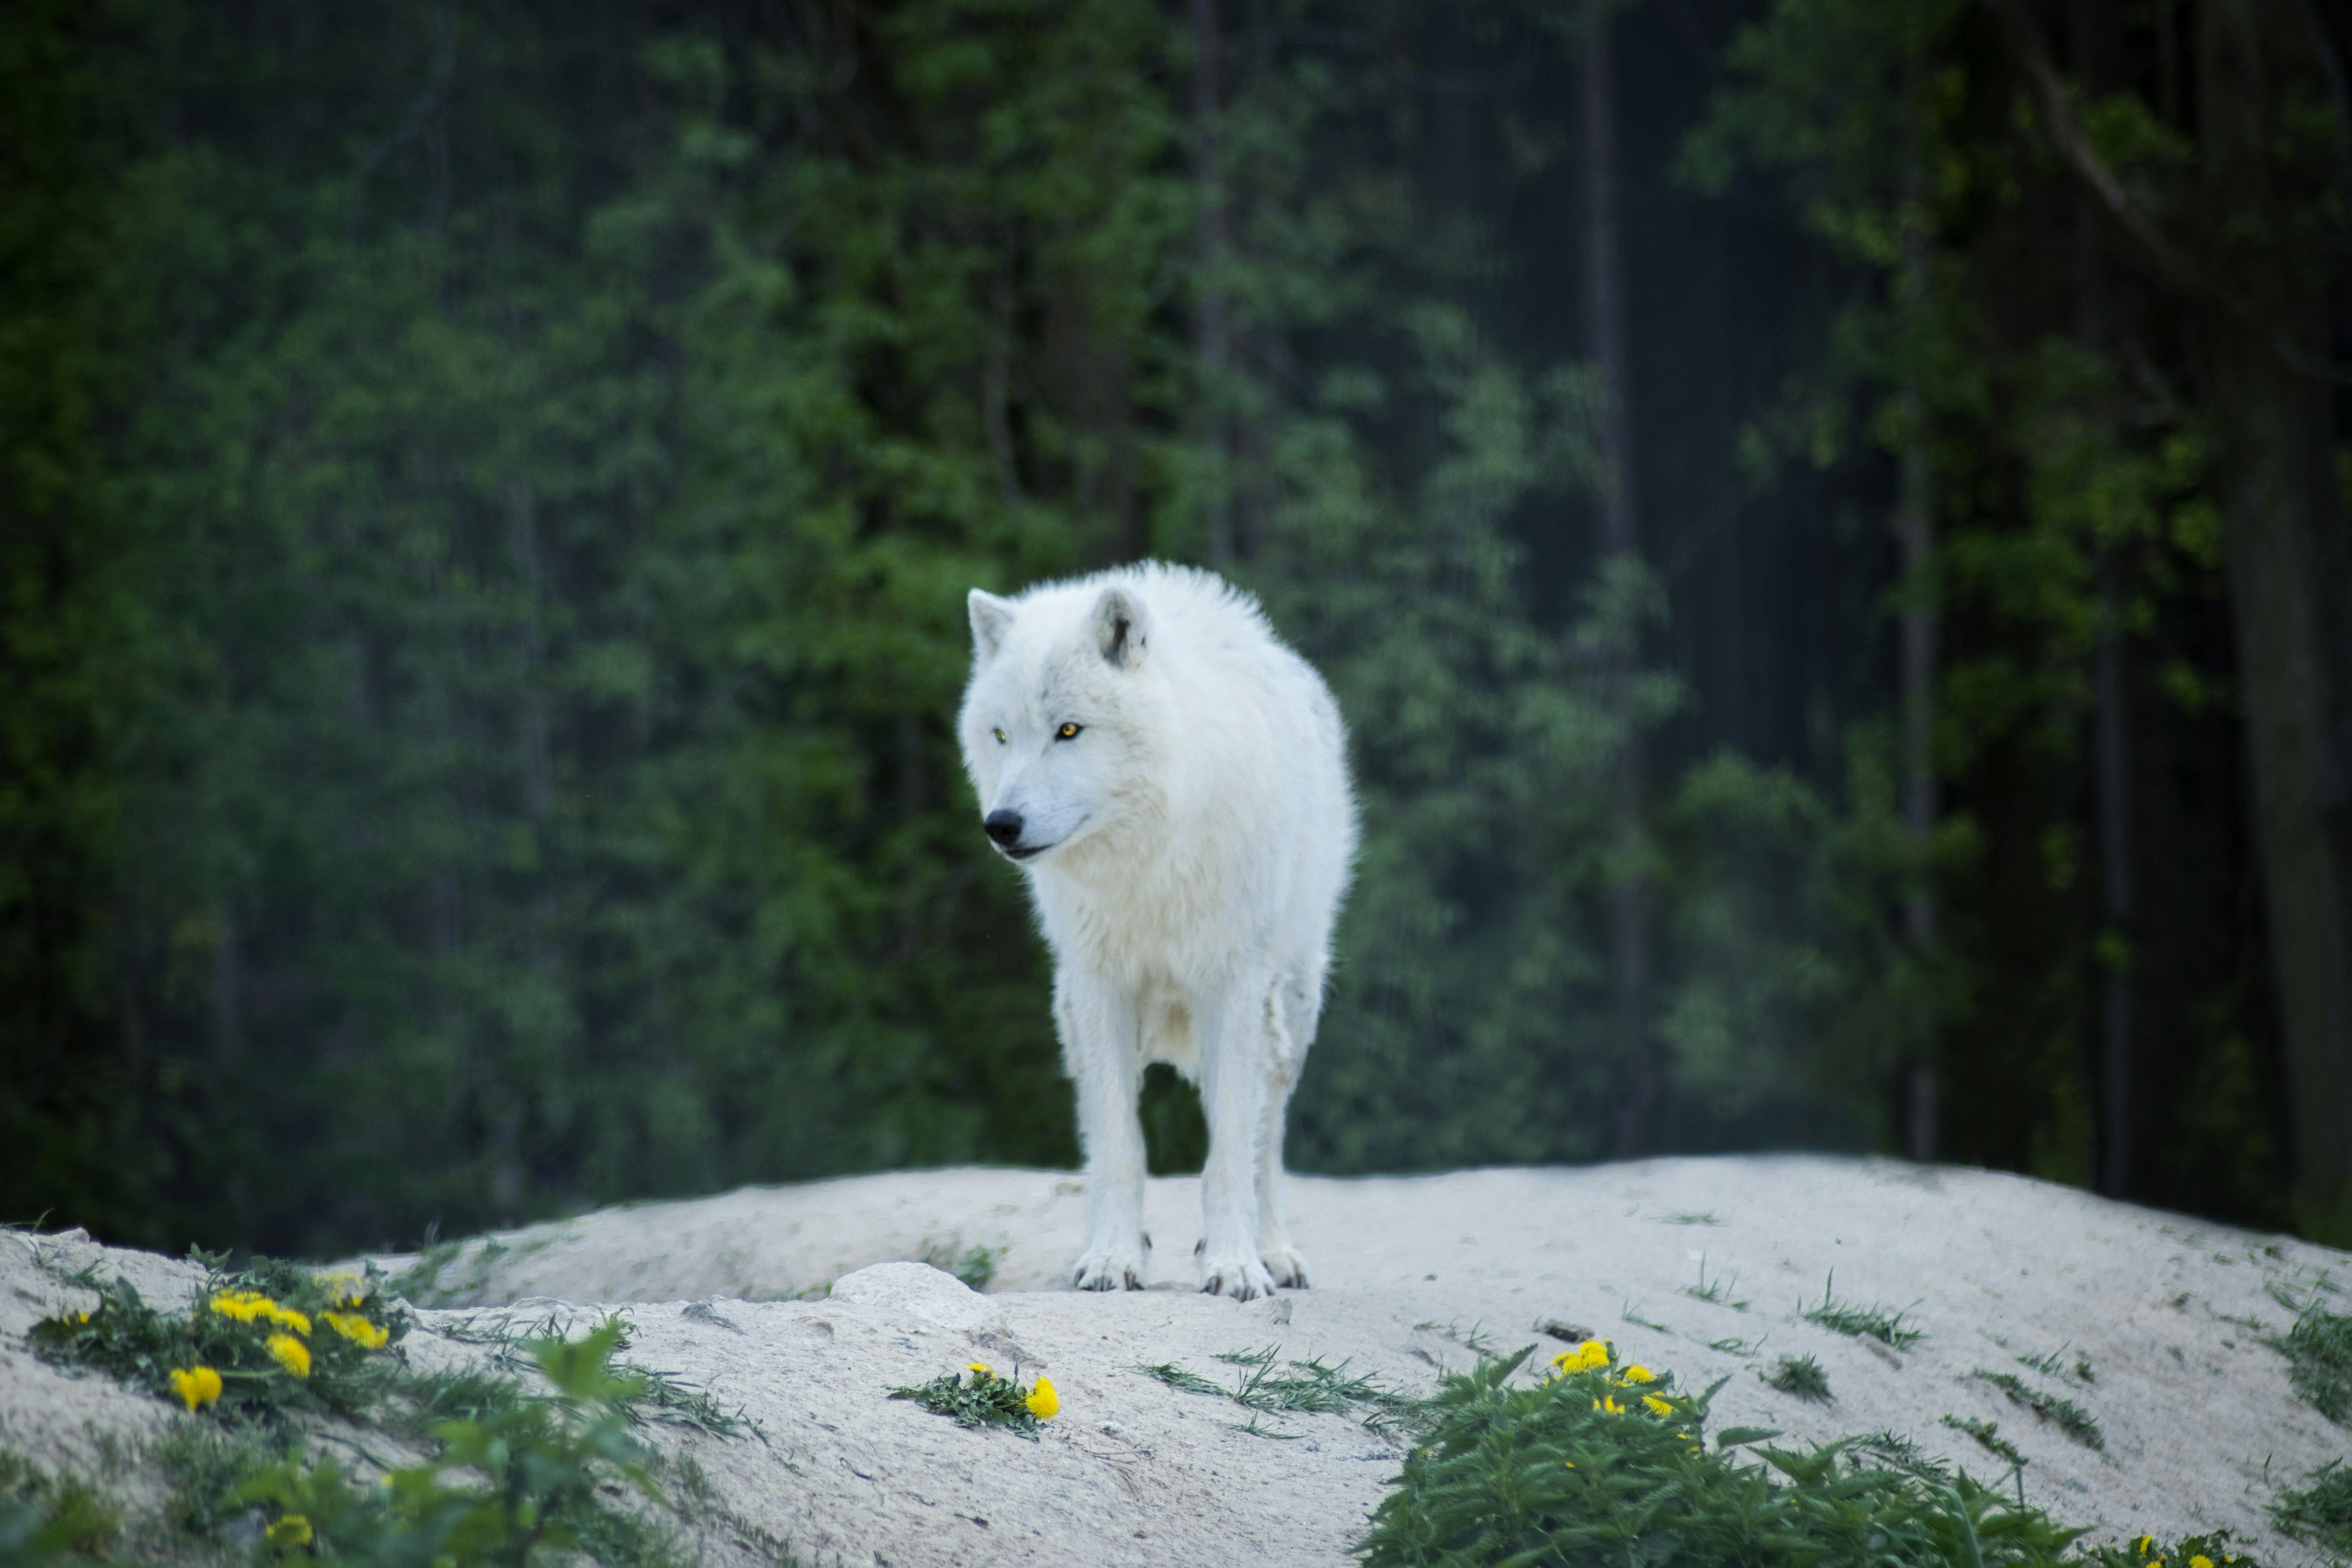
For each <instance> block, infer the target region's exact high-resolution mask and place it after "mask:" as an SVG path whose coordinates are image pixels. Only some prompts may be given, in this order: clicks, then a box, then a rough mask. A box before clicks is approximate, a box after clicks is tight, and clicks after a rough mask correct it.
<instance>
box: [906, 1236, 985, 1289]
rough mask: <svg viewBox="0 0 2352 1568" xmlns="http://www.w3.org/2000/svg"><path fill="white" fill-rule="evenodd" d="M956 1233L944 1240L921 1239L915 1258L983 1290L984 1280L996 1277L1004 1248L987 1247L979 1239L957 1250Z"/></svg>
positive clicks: (958, 1238) (957, 1240)
mask: <svg viewBox="0 0 2352 1568" xmlns="http://www.w3.org/2000/svg"><path fill="white" fill-rule="evenodd" d="M960 1243H961V1238H960V1237H950V1239H948V1240H946V1241H927V1242H925V1243H923V1251H922V1257H921V1258H920V1259H919V1261H921V1262H924V1263H928V1264H929V1265H930V1266H931V1267H932V1268H936V1269H938V1270H939V1271H940V1273H942V1274H952V1275H954V1276H955V1277H956V1278H957V1279H961V1280H962V1281H963V1282H964V1283H965V1284H966V1285H968V1286H970V1287H971V1289H975V1290H985V1289H988V1282H989V1281H990V1280H992V1279H995V1278H996V1265H997V1263H998V1262H999V1261H1000V1260H1001V1259H1002V1258H1003V1257H1004V1248H1003V1247H987V1246H983V1245H982V1244H981V1243H979V1242H974V1243H972V1244H971V1246H970V1247H962V1248H961V1250H959V1249H958V1248H959V1246H960Z"/></svg>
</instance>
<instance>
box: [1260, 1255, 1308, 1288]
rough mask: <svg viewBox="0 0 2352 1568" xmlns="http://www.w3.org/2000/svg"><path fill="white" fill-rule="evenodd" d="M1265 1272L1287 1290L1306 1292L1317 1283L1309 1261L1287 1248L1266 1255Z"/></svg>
mask: <svg viewBox="0 0 2352 1568" xmlns="http://www.w3.org/2000/svg"><path fill="white" fill-rule="evenodd" d="M1265 1271H1266V1272H1267V1273H1268V1274H1271V1275H1272V1276H1274V1282H1275V1283H1276V1284H1277V1285H1279V1286H1281V1287H1282V1288H1283V1289H1286V1290H1304V1289H1307V1288H1308V1287H1309V1286H1312V1285H1313V1284H1314V1283H1315V1278H1314V1274H1313V1272H1312V1271H1311V1270H1310V1269H1309V1268H1307V1259H1305V1258H1301V1257H1299V1256H1298V1254H1297V1253H1296V1252H1294V1251H1293V1250H1291V1249H1290V1248H1289V1247H1276V1248H1275V1249H1274V1250H1273V1251H1272V1252H1269V1253H1267V1254H1266V1255H1265Z"/></svg>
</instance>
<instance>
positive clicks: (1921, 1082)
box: [1893, 88, 1940, 1161]
mask: <svg viewBox="0 0 2352 1568" xmlns="http://www.w3.org/2000/svg"><path fill="white" fill-rule="evenodd" d="M1909 109H1910V111H1911V113H1910V118H1911V121H1912V131H1911V145H1910V148H1909V152H1908V155H1907V157H1906V159H1905V162H1904V166H1903V217H1902V224H1903V271H1902V289H1903V293H1904V295H1905V296H1906V300H1907V301H1908V306H1909V309H1910V310H1913V311H1915V312H1918V311H1924V310H1926V309H1927V291H1928V288H1929V277H1928V268H1927V230H1926V216H1925V213H1924V211H1923V204H1924V203H1925V201H1926V179H1925V175H1924V173H1923V166H1922V156H1923V155H1922V153H1921V151H1920V148H1919V144H1918V136H1919V131H1918V117H1919V114H1920V112H1921V110H1920V106H1919V103H1918V94H1917V91H1916V88H1915V89H1914V91H1913V93H1912V95H1911V100H1910V103H1909ZM1899 396H1900V398H1901V401H1902V407H1903V423H1904V426H1905V430H1906V435H1905V437H1904V440H1905V445H1904V448H1903V455H1902V471H1901V479H1900V489H1899V491H1898V496H1897V500H1896V504H1895V517H1894V520H1893V527H1894V533H1895V543H1896V545H1897V547H1898V548H1899V549H1900V550H1901V552H1902V559H1903V577H1904V581H1905V582H1906V583H1907V584H1910V586H1911V593H1912V595H1913V597H1912V601H1911V603H1910V604H1909V605H1908V606H1906V608H1905V610H1904V612H1903V626H1902V661H1903V816H1904V820H1905V821H1906V823H1907V824H1908V825H1909V826H1910V829H1911V833H1912V837H1914V838H1915V839H1916V841H1917V844H1918V847H1919V850H1920V855H1921V860H1922V864H1921V866H1920V868H1919V871H1918V877H1919V881H1918V883H1917V885H1916V887H1915V888H1914V889H1913V890H1912V893H1911V896H1910V897H1909V898H1907V899H1906V900H1904V908H1903V924H1904V930H1905V932H1906V934H1907V935H1908V936H1909V937H1910V939H1911V943H1912V945H1913V946H1914V947H1915V948H1917V949H1919V950H1920V952H1922V954H1923V955H1924V954H1925V953H1926V952H1927V950H1928V949H1930V948H1932V947H1933V946H1934V945H1935V942H1936V896H1935V892H1934V890H1933V889H1932V888H1931V887H1930V885H1929V882H1928V877H1929V875H1930V870H1929V868H1928V867H1927V865H1926V864H1925V861H1926V851H1927V843H1928V840H1929V839H1930V838H1931V837H1933V836H1934V834H1935V831H1936V810H1937V788H1936V760H1935V753H1934V750H1933V745H1932V742H1933V737H1934V732H1935V722H1936V641H1937V637H1936V634H1937V624H1936V606H1935V604H1934V602H1933V598H1932V594H1931V590H1930V587H1929V578H1930V570H1931V566H1932V563H1933V561H1934V558H1935V553H1936V495H1935V471H1934V469H1933V468H1931V467H1930V465H1929V460H1928V452H1927V404H1926V399H1925V398H1924V397H1923V396H1922V395H1921V394H1920V390H1919V384H1918V382H1917V381H1916V379H1913V380H1911V381H1908V382H1906V384H1904V386H1903V388H1902V390H1901V392H1900V394H1899ZM1935 1049H1936V1036H1935V1031H1934V1028H1933V1026H1932V1024H1928V1023H1923V1024H1922V1026H1921V1027H1920V1029H1919V1032H1918V1037H1917V1038H1916V1040H1915V1041H1914V1043H1913V1046H1912V1051H1911V1059H1910V1061H1909V1063H1908V1064H1907V1066H1906V1071H1905V1082H1904V1097H1903V1101H1904V1103H1903V1123H1904V1125H1903V1144H1904V1149H1905V1151H1906V1152H1907V1153H1909V1155H1910V1156H1911V1158H1913V1159H1914V1160H1919V1161H1928V1160H1933V1159H1934V1158H1935V1157H1936V1142H1937V1140H1936V1131H1937V1122H1938V1121H1939V1120H1940V1115H1939V1112H1938V1110H1937V1100H1938V1098H1939V1097H1938V1094H1937V1088H1938V1086H1937V1076H1936V1057H1935Z"/></svg>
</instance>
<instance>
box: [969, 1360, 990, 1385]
mask: <svg viewBox="0 0 2352 1568" xmlns="http://www.w3.org/2000/svg"><path fill="white" fill-rule="evenodd" d="M964 1371H966V1372H968V1373H971V1380H972V1381H973V1382H974V1383H986V1382H987V1381H988V1380H989V1379H990V1378H992V1377H994V1376H995V1375H996V1370H995V1368H993V1367H987V1366H982V1365H981V1363H978V1362H976V1361H975V1362H970V1363H966V1364H965V1366H964Z"/></svg>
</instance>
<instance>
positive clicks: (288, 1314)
mask: <svg viewBox="0 0 2352 1568" xmlns="http://www.w3.org/2000/svg"><path fill="white" fill-rule="evenodd" d="M261 1315H262V1316H263V1317H265V1318H268V1320H269V1321H271V1322H273V1323H276V1324H277V1325H278V1327H279V1328H281V1329H291V1330H293V1331H295V1332H296V1333H298V1334H300V1335H301V1336H302V1337H303V1338H304V1339H306V1340H307V1339H309V1338H310V1317H309V1316H308V1315H307V1314H305V1313H301V1312H298V1311H296V1310H294V1309H293V1308H291V1307H281V1306H279V1305H278V1303H277V1302H275V1301H272V1302H271V1303H269V1310H268V1311H266V1312H264V1313H262V1314H261Z"/></svg>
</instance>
